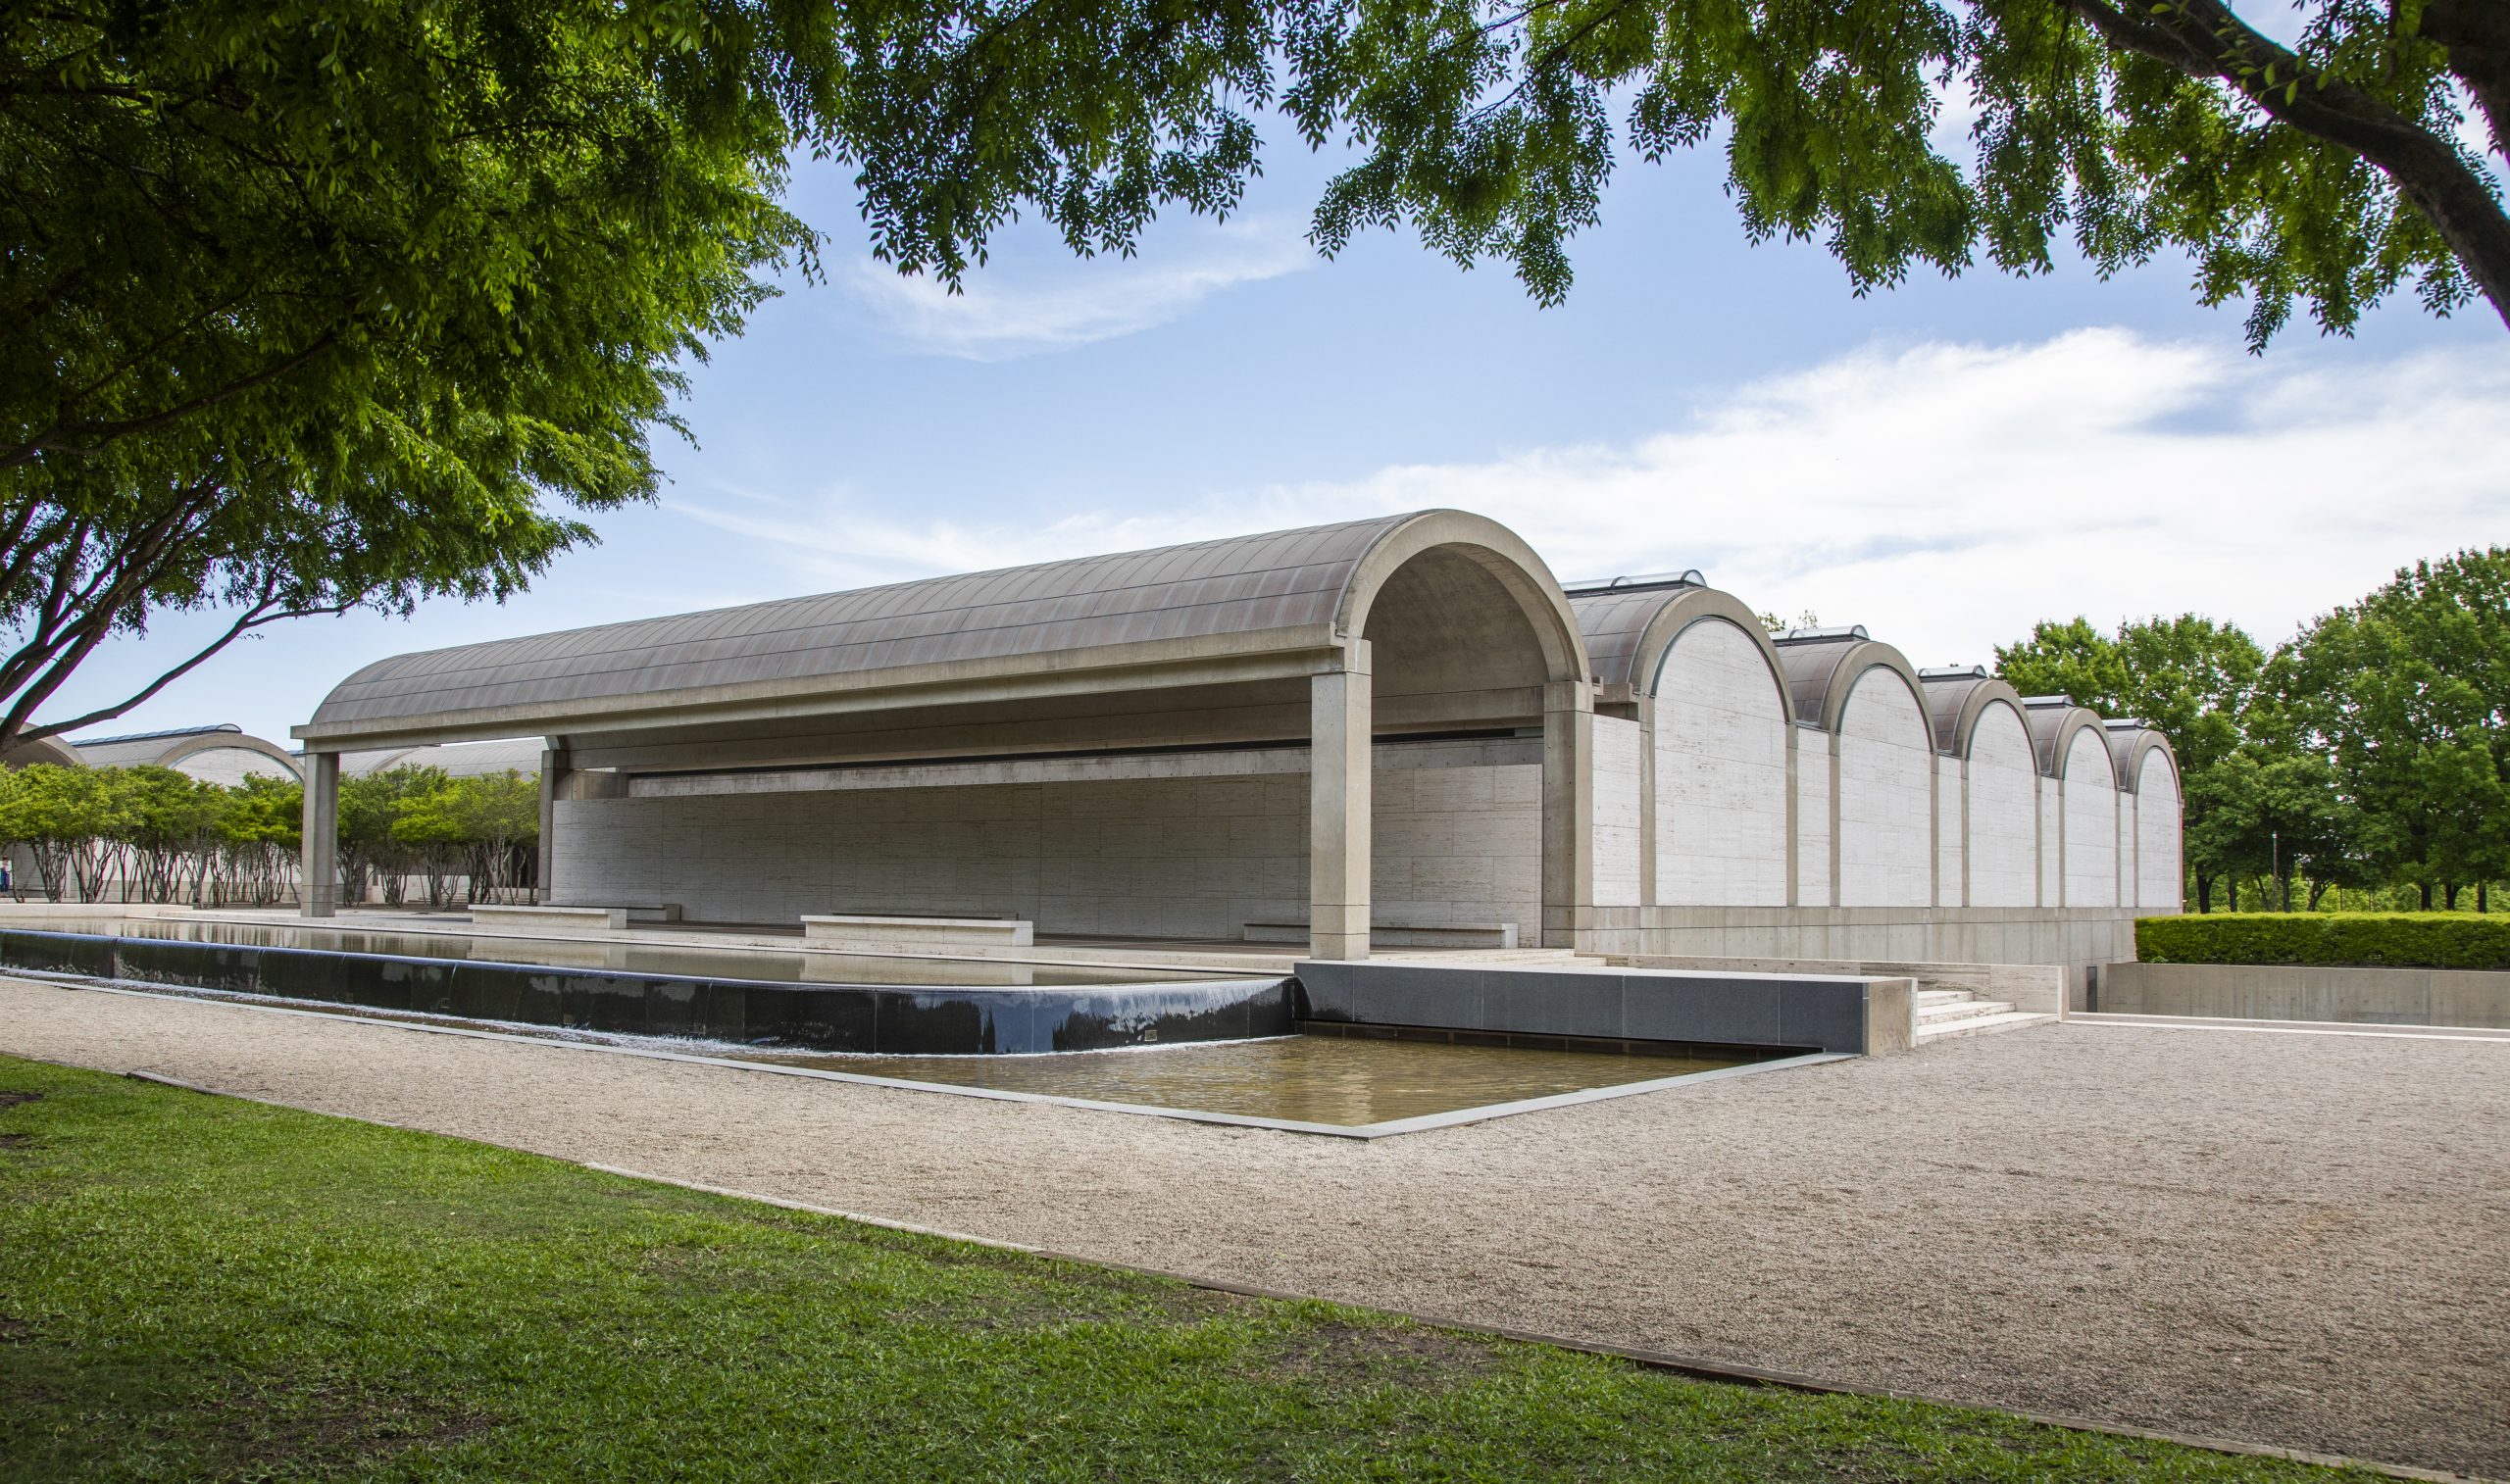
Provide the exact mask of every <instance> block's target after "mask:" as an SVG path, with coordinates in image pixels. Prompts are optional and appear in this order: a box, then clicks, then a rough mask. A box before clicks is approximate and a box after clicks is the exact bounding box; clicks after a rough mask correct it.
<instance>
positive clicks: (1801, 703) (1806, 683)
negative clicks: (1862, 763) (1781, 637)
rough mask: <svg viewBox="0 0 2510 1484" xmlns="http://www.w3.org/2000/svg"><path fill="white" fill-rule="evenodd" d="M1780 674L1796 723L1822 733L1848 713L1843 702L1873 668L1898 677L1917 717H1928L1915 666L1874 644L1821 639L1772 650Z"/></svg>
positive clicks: (1872, 641)
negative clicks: (1818, 728)
mask: <svg viewBox="0 0 2510 1484" xmlns="http://www.w3.org/2000/svg"><path fill="white" fill-rule="evenodd" d="M1776 648H1777V650H1778V661H1779V669H1780V673H1782V675H1784V676H1785V679H1786V695H1787V700H1788V701H1789V702H1790V703H1791V704H1792V705H1793V706H1794V708H1795V719H1796V720H1798V721H1802V722H1806V723H1808V724H1810V725H1814V726H1818V727H1820V728H1821V729H1822V730H1824V731H1827V732H1833V733H1835V732H1836V731H1837V730H1838V729H1839V716H1840V714H1841V713H1842V712H1844V711H1846V710H1847V698H1848V696H1849V694H1850V693H1852V692H1853V691H1854V690H1855V689H1856V686H1857V682H1858V681H1860V680H1862V679H1864V678H1865V675H1866V672H1867V671H1869V670H1872V669H1876V668H1882V669H1888V670H1890V671H1892V672H1893V673H1895V674H1897V675H1898V676H1899V677H1900V679H1901V681H1902V682H1903V683H1904V684H1906V685H1907V686H1908V688H1909V696H1910V698H1911V699H1913V700H1915V701H1916V702H1917V707H1918V715H1919V716H1920V717H1924V716H1926V714H1927V703H1926V683H1925V682H1924V681H1922V680H1920V679H1919V678H1918V669H1917V667H1916V666H1914V665H1911V664H1910V663H1909V657H1908V656H1906V655H1904V654H1902V653H1900V652H1899V651H1898V650H1896V649H1894V648H1892V647H1891V646H1890V645H1888V644H1884V643H1883V642H1882V641H1881V640H1879V639H1826V640H1818V641H1815V642H1812V643H1799V644H1781V645H1778V646H1776Z"/></svg>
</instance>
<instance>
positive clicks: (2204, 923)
mask: <svg viewBox="0 0 2510 1484" xmlns="http://www.w3.org/2000/svg"><path fill="white" fill-rule="evenodd" d="M2135 957H2136V958H2138V959H2141V960H2143V961H2144V962H2145V963H2147V964H2308V965H2325V966H2331V967H2365V968H2368V967H2381V968H2510V914H2503V915H2499V916H2494V915H2475V916H2470V915H2465V914H2462V913H2437V912H2423V913H2367V912H2365V913H2266V912H2259V913H2200V914H2194V915H2187V916H2179V917H2139V918H2137V919H2136V921H2135Z"/></svg>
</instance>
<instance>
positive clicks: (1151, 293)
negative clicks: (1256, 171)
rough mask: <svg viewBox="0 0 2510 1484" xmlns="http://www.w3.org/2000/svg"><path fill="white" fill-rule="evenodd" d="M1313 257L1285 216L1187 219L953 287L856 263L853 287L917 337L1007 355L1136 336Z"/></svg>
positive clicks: (958, 349)
mask: <svg viewBox="0 0 2510 1484" xmlns="http://www.w3.org/2000/svg"><path fill="white" fill-rule="evenodd" d="M1314 261H1315V251H1314V249H1312V248H1311V247H1309V246H1308V244H1307V242H1306V240H1305V239H1304V238H1303V237H1302V236H1301V235H1300V233H1299V229H1298V227H1297V226H1296V225H1295V224H1294V223H1288V222H1286V221H1285V220H1280V219H1269V218H1263V219H1259V218H1240V219H1238V220H1236V221H1233V222H1230V223H1222V224H1210V223H1188V224H1186V225H1184V226H1183V227H1182V228H1181V229H1180V235H1179V236H1178V237H1177V238H1174V239H1171V240H1169V241H1166V242H1163V243H1162V244H1161V248H1160V251H1159V252H1157V253H1155V254H1151V253H1145V254H1144V255H1143V256H1141V257H1139V258H1131V259H1126V258H1115V257H1101V258H1094V259H1082V260H1078V261H1074V260H1071V259H1069V258H1068V257H1066V256H1064V255H1062V254H1061V253H1060V250H1058V252H1057V253H1056V254H1054V255H1050V256H1047V257H1045V258H1042V259H1041V260H1039V261H1038V262H1037V263H1035V264H1034V265H1031V266H1029V267H1027V268H1026V269H1024V268H1023V267H1022V266H1020V265H1017V264H1013V263H1008V262H1002V261H997V262H996V263H995V264H992V265H989V266H987V267H985V268H982V269H977V270H974V271H971V272H969V273H968V275H967V277H966V280H965V284H964V291H963V292H961V293H957V294H953V293H950V292H949V291H948V290H947V289H945V288H944V287H943V286H942V285H941V283H940V282H939V281H938V280H937V279H934V278H931V277H929V276H920V277H912V278H910V277H904V276H901V275H900V274H899V273H898V272H896V270H894V269H892V268H890V267H889V266H888V265H886V264H883V263H879V262H875V261H873V260H870V259H864V260H862V261H860V262H857V263H856V264H855V265H854V267H853V270H852V272H851V275H850V277H849V278H848V280H847V282H848V285H849V286H850V287H851V288H852V289H853V291H854V293H855V295H856V296H857V297H858V298H859V299H861V300H862V301H863V302H864V303H865V304H867V305H869V306H870V307H871V309H872V310H873V312H874V313H875V314H876V315H878V316H879V319H880V320H881V322H883V323H884V324H885V325H886V326H887V328H888V329H889V331H890V332H891V333H893V334H895V335H896V336H897V337H898V338H900V339H901V340H902V341H904V342H905V343H907V344H908V345H910V346H912V347H914V348H916V349H919V350H923V351H926V352H929V353H930V354H934V355H943V356H956V357H959V358H961V359H964V360H970V361H1004V360H1009V359H1011V358H1013V357H1016V356H1026V355H1033V354H1036V353H1038V352H1041V351H1053V350H1062V349H1067V348H1069V347H1072V346H1076V345H1086V344H1089V343H1090V342H1092V341H1097V340H1108V339H1113V338H1115V337H1116V336H1118V335H1130V334H1133V333H1136V332H1138V331H1141V330H1145V329H1149V328H1152V327H1153V326H1156V325H1160V324H1165V323H1167V322H1170V321H1172V320H1176V319H1178V318H1180V317H1181V316H1183V315H1185V314H1187V313H1188V312H1190V311H1191V310H1192V309H1193V308H1194V306H1196V305H1198V304H1200V303H1201V302H1202V301H1203V300H1205V299H1207V298H1210V297H1211V296H1212V295H1214V294H1217V293H1220V292H1222V291H1224V290H1226V289H1230V288H1233V287H1235V286H1236V285H1238V284H1241V283H1253V282H1258V281H1260V280H1263V279H1266V278H1278V277H1280V276H1281V275H1282V274H1284V273H1291V272H1298V271H1299V270H1300V269H1302V268H1305V267H1306V266H1308V265H1309V264H1310V263H1312V262H1314Z"/></svg>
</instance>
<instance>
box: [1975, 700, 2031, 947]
mask: <svg viewBox="0 0 2510 1484" xmlns="http://www.w3.org/2000/svg"><path fill="white" fill-rule="evenodd" d="M1969 787H1970V901H1969V904H1968V905H1970V906H1972V907H2029V906H2031V905H2032V904H2033V902H2034V901H2036V900H2037V897H2038V890H2039V885H2038V868H2039V867H2038V828H2037V826H2036V824H2035V822H2034V820H2033V814H2034V813H2035V811H2036V810H2037V809H2038V807H2039V775H2038V769H2037V768H2036V767H2035V766H2034V765H2033V763H2032V759H2031V733H2030V732H2029V731H2028V730H2026V729H2025V728H2024V726H2023V724H2022V717H2021V716H2020V715H2018V714H2017V713H2016V712H2015V711H2014V709H2013V708H2012V707H2010V706H2007V705H2004V704H2003V703H2001V702H1999V703H1997V704H1995V705H1993V706H1990V707H1988V708H1986V710H1985V712H1984V713H1983V714H1982V715H1981V716H1980V717H1979V722H1978V726H1977V729H1976V730H1974V731H1973V732H1972V733H1971V738H1970V779H1969Z"/></svg>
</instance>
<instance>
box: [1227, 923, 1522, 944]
mask: <svg viewBox="0 0 2510 1484" xmlns="http://www.w3.org/2000/svg"><path fill="white" fill-rule="evenodd" d="M1246 941H1247V942H1249V943H1305V942H1306V941H1307V924H1306V923H1304V922H1249V923H1247V924H1246ZM1369 942H1370V944H1371V945H1373V946H1375V947H1378V948H1515V947H1516V946H1517V924H1515V923H1514V922H1446V923H1424V924H1406V923H1400V922H1376V923H1372V924H1370V926H1369Z"/></svg>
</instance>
